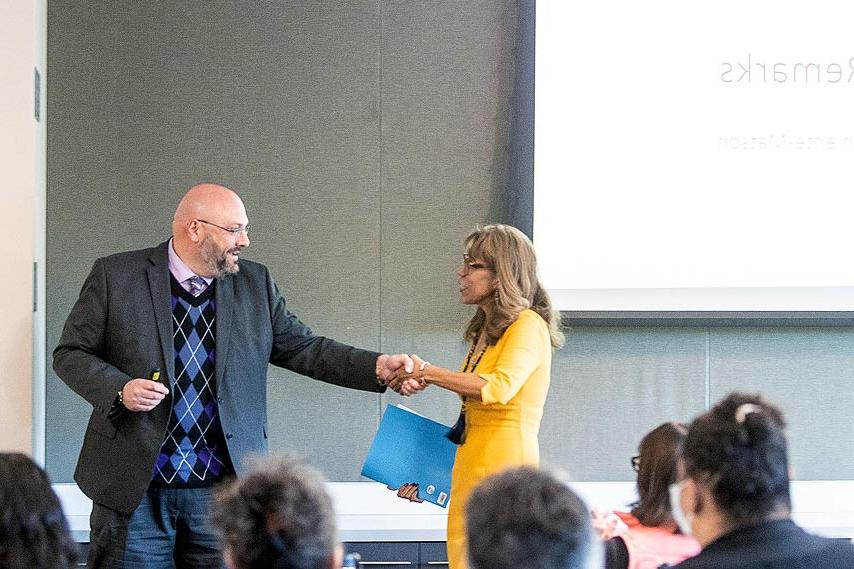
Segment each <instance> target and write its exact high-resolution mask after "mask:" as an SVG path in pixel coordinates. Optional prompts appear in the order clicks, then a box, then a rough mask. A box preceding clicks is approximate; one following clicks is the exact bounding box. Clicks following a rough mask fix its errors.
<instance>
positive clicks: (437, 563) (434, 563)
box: [427, 561, 448, 565]
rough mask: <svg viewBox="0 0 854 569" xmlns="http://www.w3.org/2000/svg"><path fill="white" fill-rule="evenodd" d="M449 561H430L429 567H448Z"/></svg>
mask: <svg viewBox="0 0 854 569" xmlns="http://www.w3.org/2000/svg"><path fill="white" fill-rule="evenodd" d="M447 564H448V562H447V561H428V562H427V565H447Z"/></svg>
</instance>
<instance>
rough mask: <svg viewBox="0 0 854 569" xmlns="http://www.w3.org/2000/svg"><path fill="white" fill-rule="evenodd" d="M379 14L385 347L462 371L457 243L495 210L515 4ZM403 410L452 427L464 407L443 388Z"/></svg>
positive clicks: (429, 5) (405, 5)
mask: <svg viewBox="0 0 854 569" xmlns="http://www.w3.org/2000/svg"><path fill="white" fill-rule="evenodd" d="M381 6H382V29H383V41H382V50H381V60H382V105H383V114H382V145H381V152H382V191H383V200H382V201H383V207H382V220H383V232H382V242H381V246H382V256H381V266H380V267H381V274H382V304H381V311H382V334H383V348H384V349H385V350H389V351H398V350H405V351H408V352H414V353H418V354H419V355H421V356H423V357H425V358H426V359H428V360H430V361H432V362H434V363H436V364H437V365H441V366H443V367H448V368H451V369H456V368H457V367H458V366H459V365H460V362H461V361H462V358H463V356H464V354H465V352H466V348H467V347H466V346H465V345H464V343H463V340H462V332H463V329H464V328H465V325H466V323H467V322H468V319H469V318H470V317H471V314H472V313H473V309H472V308H471V307H463V306H461V305H460V304H459V293H458V288H457V275H456V270H457V268H458V267H459V266H460V264H461V262H462V240H463V239H464V238H465V236H466V235H467V234H468V233H469V232H471V231H472V230H473V229H474V228H475V226H476V225H478V224H485V223H488V222H490V221H493V220H494V219H496V216H497V213H498V211H499V209H498V208H499V207H500V195H501V194H500V192H501V191H502V186H503V176H504V171H505V166H504V164H505V161H506V154H505V150H506V147H507V140H508V137H509V135H510V133H509V115H508V111H507V105H508V103H509V88H510V80H511V77H512V66H511V64H512V58H511V57H510V49H511V47H512V43H511V37H512V32H513V29H514V26H515V13H514V11H513V2H510V1H500V2H495V1H491V0H490V1H484V0H478V1H472V2H421V3H418V2H382V3H381ZM397 399H398V397H397V395H395V394H393V393H392V394H390V395H388V396H386V397H385V401H384V402H394V401H396V400H397ZM405 404H406V405H408V406H412V407H414V408H416V409H418V410H420V411H423V412H424V413H425V414H428V415H429V416H431V417H433V418H435V419H437V420H442V421H445V422H450V423H452V422H453V421H455V420H456V417H457V414H458V412H459V407H460V403H459V399H458V398H457V397H456V396H455V395H453V394H451V393H448V392H443V391H441V390H429V391H427V392H425V393H423V394H421V395H419V396H418V397H417V398H415V399H414V400H412V401H407V402H405Z"/></svg>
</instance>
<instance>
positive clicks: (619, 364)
mask: <svg viewBox="0 0 854 569" xmlns="http://www.w3.org/2000/svg"><path fill="white" fill-rule="evenodd" d="M566 337H567V342H566V345H565V346H564V347H563V348H562V349H561V350H560V351H558V352H557V353H556V354H555V356H554V360H553V364H552V384H551V389H550V391H549V398H548V400H547V402H546V409H545V413H544V416H543V425H542V430H541V437H540V447H541V452H542V460H543V462H544V463H546V464H549V465H551V466H555V467H558V468H561V469H562V470H565V471H566V472H568V473H569V474H570V475H571V476H572V477H573V478H574V479H575V480H630V479H632V478H633V477H634V473H633V472H632V470H631V466H630V462H629V461H630V458H631V456H632V455H634V454H637V445H638V441H639V440H640V437H641V436H642V435H643V434H644V433H646V432H647V431H649V430H650V429H652V428H653V427H655V426H656V425H658V424H660V423H662V422H664V421H674V420H676V421H684V420H687V419H688V418H690V417H691V416H693V415H694V414H696V413H697V412H699V411H701V410H702V409H703V405H704V401H705V377H706V333H705V331H704V330H702V329H691V328H608V327H601V328H597V327H575V328H572V329H571V330H569V331H568V333H567V336H566Z"/></svg>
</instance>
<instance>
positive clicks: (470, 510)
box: [466, 466, 602, 569]
mask: <svg viewBox="0 0 854 569" xmlns="http://www.w3.org/2000/svg"><path fill="white" fill-rule="evenodd" d="M466 537H467V539H468V558H469V564H470V566H471V568H472V569H591V568H594V567H595V568H597V569H598V568H599V567H601V563H602V550H601V544H600V543H599V542H598V540H597V539H596V538H595V535H594V533H593V528H592V526H591V523H590V514H589V513H588V510H587V506H586V505H585V504H584V502H582V501H581V499H580V498H579V497H578V496H577V495H576V494H575V493H574V492H573V491H572V490H571V489H570V488H569V486H567V485H566V484H565V483H564V482H563V481H562V480H560V479H558V478H557V477H556V476H554V475H553V474H550V473H548V472H545V471H543V470H539V469H538V468H535V467H532V466H518V467H514V468H510V469H507V470H505V471H503V472H500V473H498V474H493V475H492V476H489V477H487V478H485V479H484V480H483V481H482V482H481V483H480V484H479V485H478V486H477V487H476V488H475V489H474V491H473V492H472V494H471V499H470V500H469V501H468V504H467V505H466Z"/></svg>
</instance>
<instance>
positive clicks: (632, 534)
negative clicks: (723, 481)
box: [594, 423, 700, 569]
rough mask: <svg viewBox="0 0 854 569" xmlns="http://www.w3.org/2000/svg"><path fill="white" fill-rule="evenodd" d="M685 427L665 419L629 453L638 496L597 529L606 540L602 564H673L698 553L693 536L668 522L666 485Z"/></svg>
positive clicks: (621, 567) (621, 568)
mask: <svg viewBox="0 0 854 569" xmlns="http://www.w3.org/2000/svg"><path fill="white" fill-rule="evenodd" d="M687 432H688V429H687V427H686V426H685V425H684V424H682V423H664V424H662V425H659V426H658V427H656V428H655V429H653V430H652V431H650V432H649V433H647V434H646V435H645V436H644V437H643V439H641V442H640V447H639V448H638V455H637V456H634V457H632V467H633V468H634V469H635V471H636V472H637V473H638V476H637V491H638V501H637V502H635V503H634V504H632V510H631V512H614V514H615V515H616V517H613V518H612V519H613V522H615V523H612V524H606V525H604V526H602V525H600V527H598V528H597V529H600V531H601V536H602V537H603V538H604V539H607V541H606V542H605V567H606V568H607V569H636V568H642V567H653V568H654V567H658V566H660V565H662V564H664V563H667V564H670V565H674V564H676V563H679V562H680V561H682V560H684V559H687V558H688V557H691V556H694V555H697V553H699V552H700V544H699V543H697V540H696V539H694V538H693V537H691V536H686V535H682V534H681V533H680V532H679V528H678V527H677V526H676V522H675V521H673V516H672V515H671V513H670V499H669V497H668V490H667V489H668V488H669V486H670V485H671V484H673V483H674V482H676V480H677V474H678V472H677V469H678V465H677V461H678V459H679V453H680V451H681V449H682V443H683V442H684V440H685V435H686V433H687ZM596 517H597V516H596V514H595V513H594V524H596V525H599V524H598V520H597V519H596ZM618 521H619V527H618V528H617V523H616V522H618ZM615 528H616V529H615ZM612 536H613V537H612ZM608 538H610V539H608Z"/></svg>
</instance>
